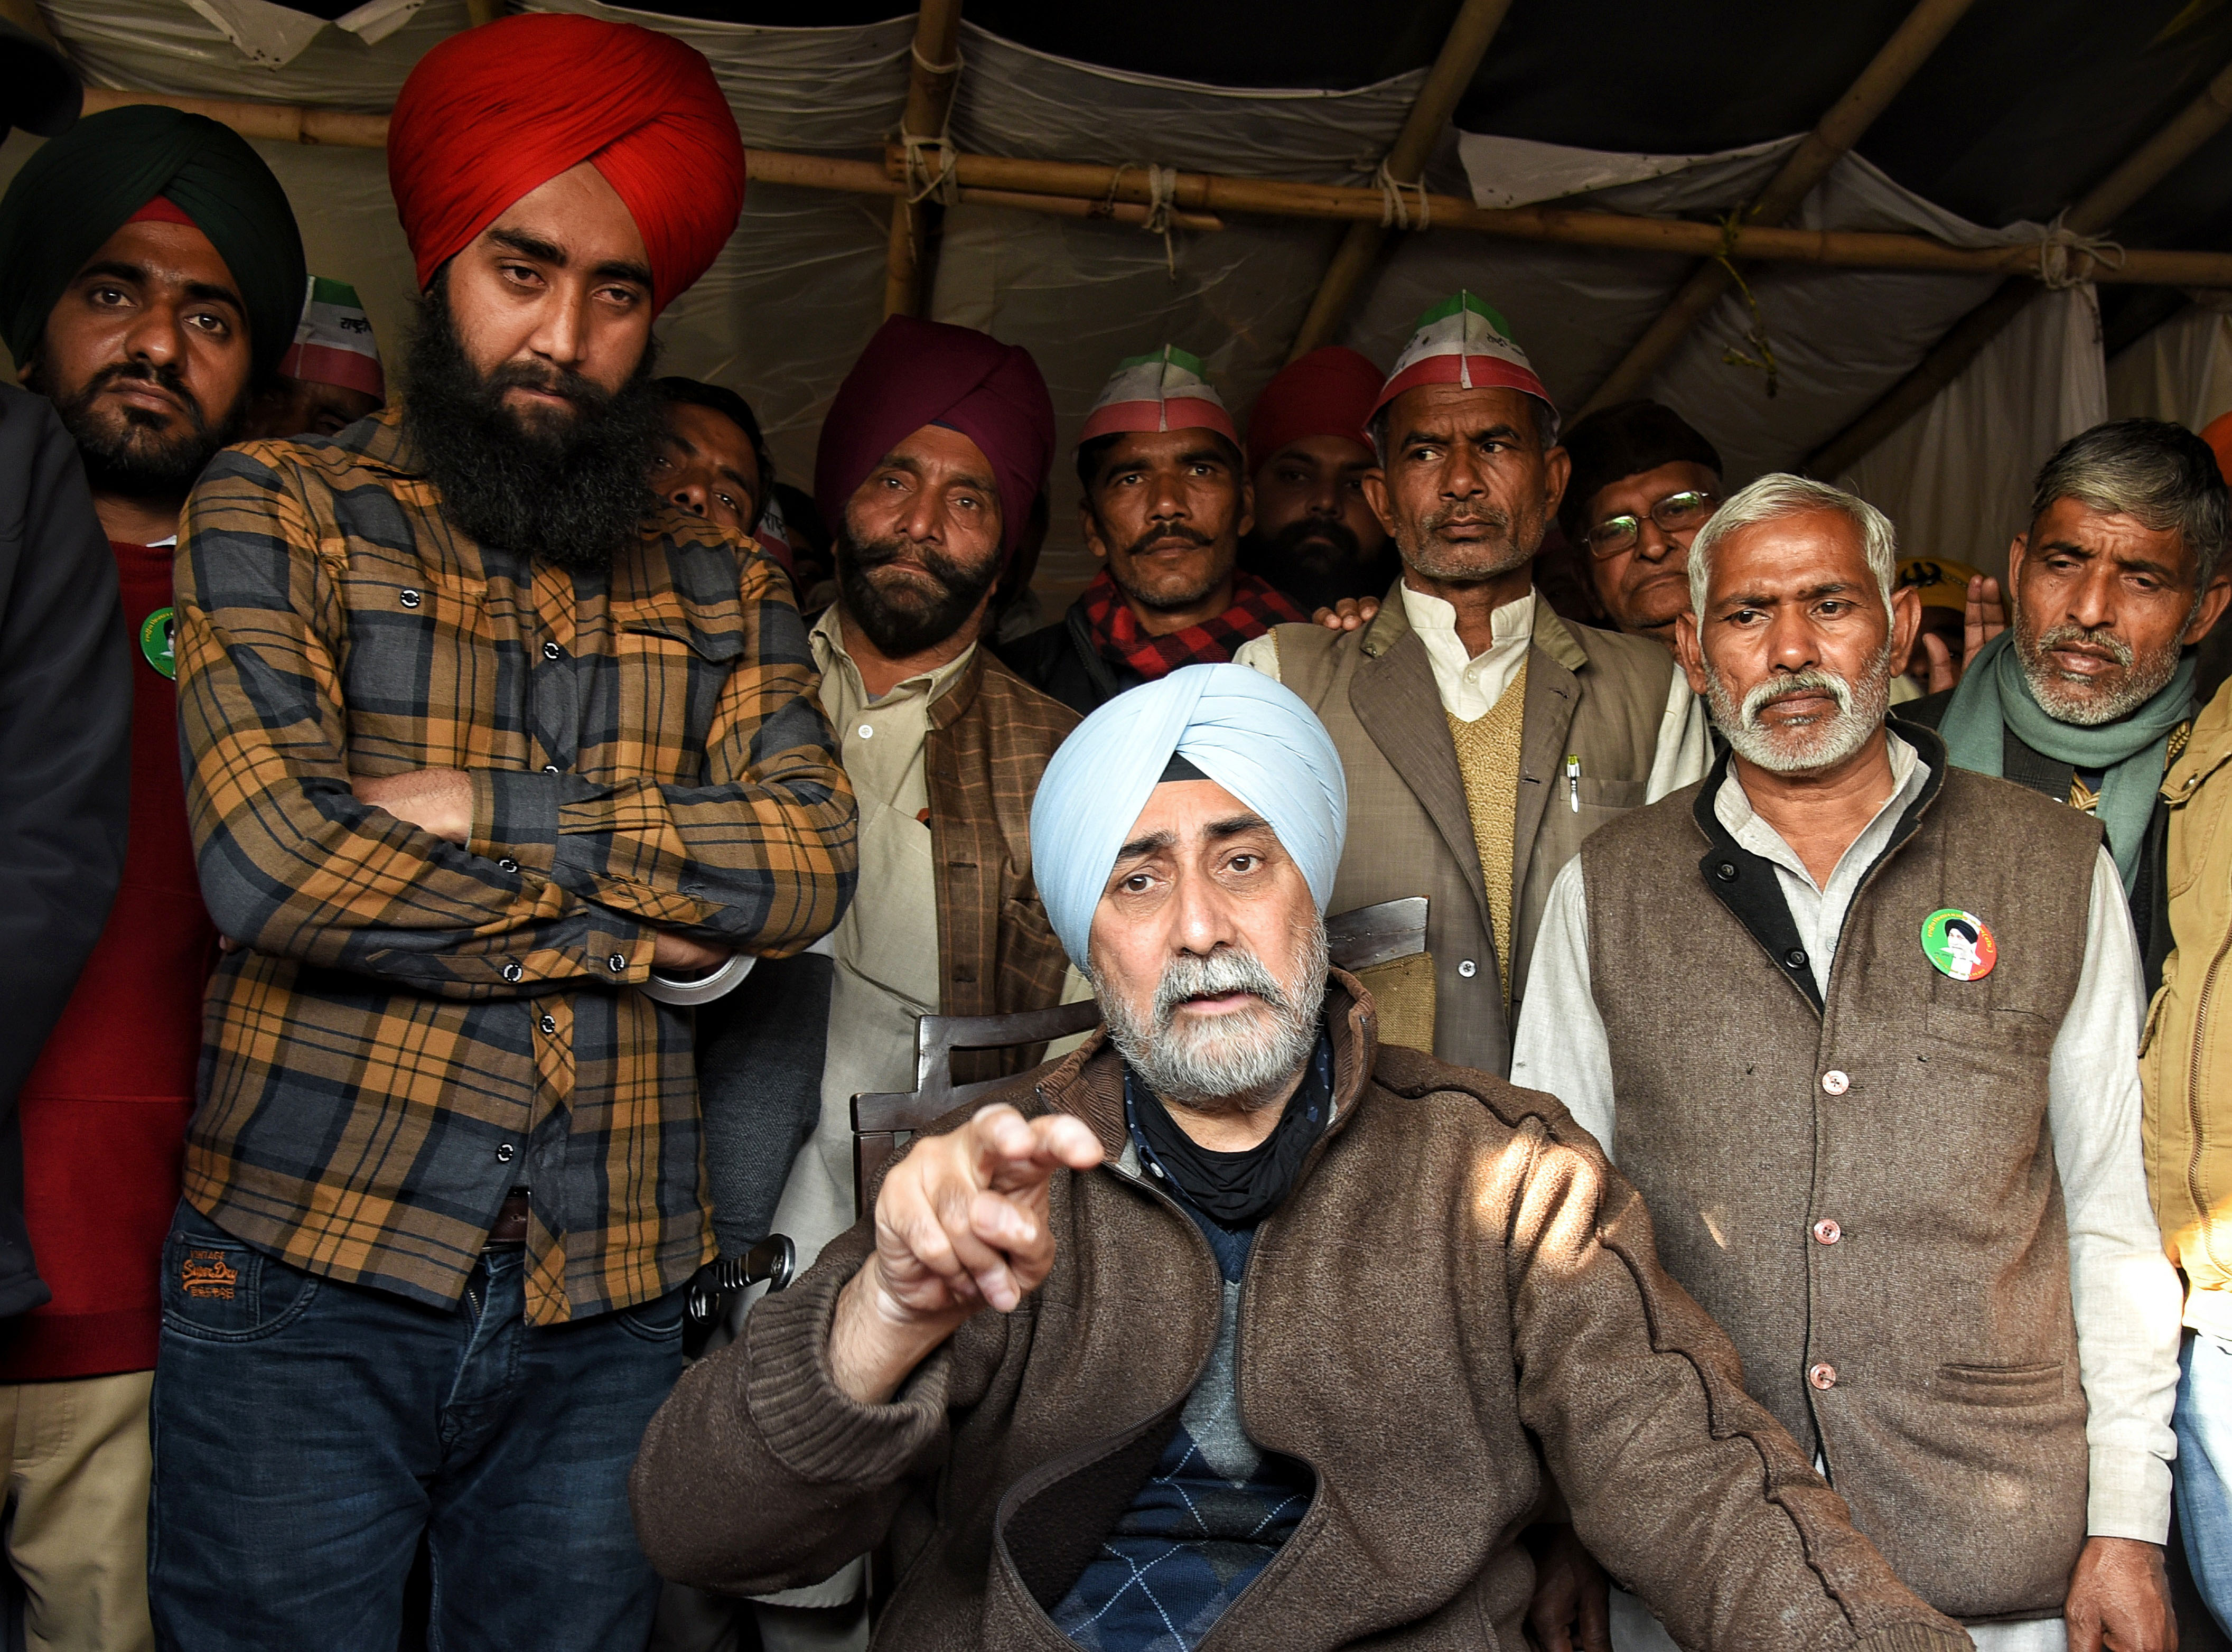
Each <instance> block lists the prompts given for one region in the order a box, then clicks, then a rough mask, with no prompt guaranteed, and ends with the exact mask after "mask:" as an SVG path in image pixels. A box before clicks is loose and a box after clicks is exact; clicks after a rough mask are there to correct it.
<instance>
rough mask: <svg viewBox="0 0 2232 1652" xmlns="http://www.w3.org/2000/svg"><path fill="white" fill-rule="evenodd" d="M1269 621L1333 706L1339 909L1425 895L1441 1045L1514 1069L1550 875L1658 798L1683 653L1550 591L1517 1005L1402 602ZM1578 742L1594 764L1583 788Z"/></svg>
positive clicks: (1325, 703) (1426, 663)
mask: <svg viewBox="0 0 2232 1652" xmlns="http://www.w3.org/2000/svg"><path fill="white" fill-rule="evenodd" d="M1272 635H1273V637H1275V638H1276V639H1277V644H1278V664H1279V671H1278V676H1279V680H1280V681H1281V683H1285V684H1286V686H1287V687H1288V688H1290V689H1292V690H1294V692H1295V693H1296V694H1298V695H1300V696H1301V697H1302V699H1303V700H1304V701H1305V702H1306V703H1307V704H1308V705H1309V706H1310V708H1311V709H1313V710H1314V711H1315V712H1316V713H1317V714H1318V716H1319V717H1320V719H1322V720H1323V722H1324V723H1325V725H1326V728H1327V730H1329V731H1330V732H1331V734H1332V735H1333V745H1334V747H1335V748H1337V749H1338V750H1339V751H1340V761H1341V767H1342V768H1343V769H1344V770H1345V771H1346V774H1347V776H1348V843H1347V847H1346V851H1345V852H1343V854H1342V856H1341V862H1340V874H1339V876H1338V878H1336V880H1335V882H1334V884H1333V899H1332V901H1331V902H1330V903H1329V904H1328V905H1327V909H1326V910H1327V911H1328V912H1333V913H1340V912H1347V911H1353V910H1355V909H1356V908H1358V907H1359V906H1370V905H1373V904H1377V903H1379V902H1380V901H1390V900H1400V899H1404V898H1405V897H1410V896H1413V895H1424V896H1425V897H1427V901H1428V908H1427V928H1426V947H1427V950H1428V951H1429V952H1430V953H1431V954H1432V956H1433V963H1434V1049H1433V1053H1434V1054H1436V1055H1437V1056H1439V1057H1440V1058H1441V1059H1443V1060H1444V1061H1450V1062H1454V1063H1456V1064H1457V1065H1458V1066H1467V1067H1473V1068H1476V1069H1478V1070H1479V1071H1481V1072H1493V1073H1496V1074H1497V1075H1499V1076H1502V1075H1503V1074H1505V1073H1508V1072H1509V1071H1510V1067H1511V1037H1510V1028H1511V1027H1512V1026H1514V1025H1515V1024H1516V1023H1517V1020H1518V1014H1519V1006H1520V1003H1521V1001H1522V1000H1523V999H1524V998H1525V996H1526V993H1527V961H1528V958H1529V956H1532V954H1533V952H1534V950H1535V931H1536V930H1538V929H1539V928H1540V927H1541V922H1542V908H1543V905H1544V904H1545V903H1546V902H1547V900H1548V899H1549V897H1550V884H1551V883H1552V881H1553V880H1554V878H1556V877H1557V875H1558V873H1559V871H1560V869H1562V868H1563V867H1564V865H1565V864H1566V863H1567V861H1568V860H1571V859H1572V858H1573V855H1574V852H1576V851H1577V850H1579V849H1580V846H1581V840H1582V839H1584V838H1586V837H1587V836H1588V835H1589V833H1590V832H1593V831H1594V830H1596V828H1597V827H1599V826H1602V825H1603V824H1604V823H1605V822H1606V821H1607V820H1614V819H1617V818H1618V817H1619V815H1621V814H1624V813H1626V812H1627V811H1628V810H1630V809H1634V808H1640V807H1642V806H1643V804H1644V803H1645V801H1646V800H1647V798H1646V795H1645V794H1646V791H1647V781H1648V780H1649V777H1650V775H1651V763H1652V759H1653V757H1654V756H1655V755H1656V754H1657V752H1658V740H1659V731H1660V729H1661V726H1662V724H1663V723H1664V719H1665V714H1666V703H1667V694H1668V690H1670V689H1671V686H1672V684H1673V680H1674V657H1673V656H1672V655H1671V654H1669V653H1668V652H1667V651H1665V650H1664V648H1661V647H1660V646H1659V645H1658V644H1656V643H1653V642H1649V641H1646V640H1645V639H1643V638H1637V637H1625V636H1622V635H1620V634H1619V632H1609V631H1598V630H1594V629H1593V628H1592V627H1589V626H1586V625H1568V624H1567V623H1566V622H1565V621H1564V620H1562V619H1559V618H1558V616H1557V615H1556V614H1554V613H1553V612H1551V611H1550V607H1549V605H1548V604H1547V603H1542V604H1540V605H1538V606H1537V610H1536V614H1535V642H1534V646H1533V649H1532V650H1531V651H1530V653H1529V655H1528V666H1527V687H1526V693H1527V704H1526V722H1525V730H1524V733H1523V735H1522V746H1521V751H1520V780H1519V795H1518V797H1517V799H1516V800H1515V803H1514V807H1515V809H1516V811H1517V819H1516V820H1515V823H1514V826H1513V831H1512V857H1511V884H1512V901H1511V910H1513V911H1515V913H1516V914H1517V915H1518V917H1517V922H1516V923H1515V924H1514V926H1513V930H1514V933H1513V936H1512V947H1511V958H1512V970H1511V975H1512V991H1511V994H1510V996H1511V1007H1510V1013H1509V1020H1507V1018H1506V1014H1505V1009H1504V993H1503V988H1502V983H1501V982H1500V981H1498V980H1497V978H1496V943H1495V941H1494V939H1493V936H1494V933H1495V931H1494V929H1493V927H1492V925H1491V923H1490V919H1489V902H1488V891H1487V887H1486V885H1485V884H1484V883H1483V880H1482V876H1481V869H1480V850H1479V846H1478V842H1477V839H1476V838H1475V837H1474V835H1473V827H1472V813H1471V810H1470V808H1469V807H1468V806H1467V804H1466V801H1465V787H1464V776H1463V774H1462V773H1460V772H1459V770H1458V768H1457V746H1456V744H1455V742H1452V741H1451V740H1450V729H1449V720H1448V718H1447V717H1446V716H1444V713H1443V709H1442V700H1441V694H1440V690H1438V689H1437V688H1436V686H1435V683H1434V671H1433V665H1432V663H1431V660H1429V658H1427V655H1426V648H1425V645H1424V643H1423V642H1421V641H1420V640H1419V638H1418V633H1417V632H1414V631H1412V630H1411V622H1410V619H1409V618H1408V617H1407V615H1406V614H1405V612H1404V607H1403V604H1402V603H1401V602H1400V601H1399V600H1394V599H1392V598H1391V599H1390V600H1389V601H1388V602H1387V603H1386V604H1385V606H1382V607H1381V609H1380V610H1379V618H1378V619H1374V620H1373V621H1372V624H1370V625H1366V626H1365V627H1363V628H1362V629H1361V630H1358V631H1353V632H1332V631H1328V630H1327V629H1326V628H1325V627H1324V626H1322V625H1281V626H1279V627H1277V628H1276V629H1275V631H1274V632H1272ZM1569 753H1570V754H1573V755H1576V756H1578V757H1579V758H1580V764H1581V777H1580V779H1579V780H1578V781H1575V782H1573V785H1572V786H1570V787H1569V786H1568V784H1567V780H1566V775H1565V761H1566V758H1567V754H1569ZM1693 778H1695V776H1694V774H1692V775H1688V776H1684V780H1685V781H1686V780H1688V779H1693ZM1576 801H1578V803H1579V807H1573V806H1574V804H1575V802H1576Z"/></svg>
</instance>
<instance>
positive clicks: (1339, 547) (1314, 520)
mask: <svg viewBox="0 0 2232 1652" xmlns="http://www.w3.org/2000/svg"><path fill="white" fill-rule="evenodd" d="M1305 546H1308V547H1312V548H1316V547H1323V548H1324V550H1325V551H1326V552H1327V553H1330V554H1329V555H1327V557H1326V559H1325V560H1328V561H1336V562H1353V561H1355V560H1358V559H1359V557H1361V556H1362V555H1363V554H1364V547H1363V546H1362V545H1361V544H1360V543H1359V542H1358V541H1357V537H1356V530H1355V529H1354V528H1351V527H1350V526H1349V525H1348V524H1347V523H1346V522H1343V521H1341V520H1340V518H1339V517H1338V516H1305V517H1303V518H1302V519H1301V521H1300V522H1288V524H1287V525H1286V526H1285V527H1284V528H1281V529H1280V530H1279V531H1278V532H1277V533H1276V534H1273V535H1272V537H1271V549H1272V550H1274V551H1275V552H1276V553H1278V554H1280V555H1281V557H1292V556H1295V555H1298V554H1300V553H1301V550H1302V548H1303V547H1305Z"/></svg>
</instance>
